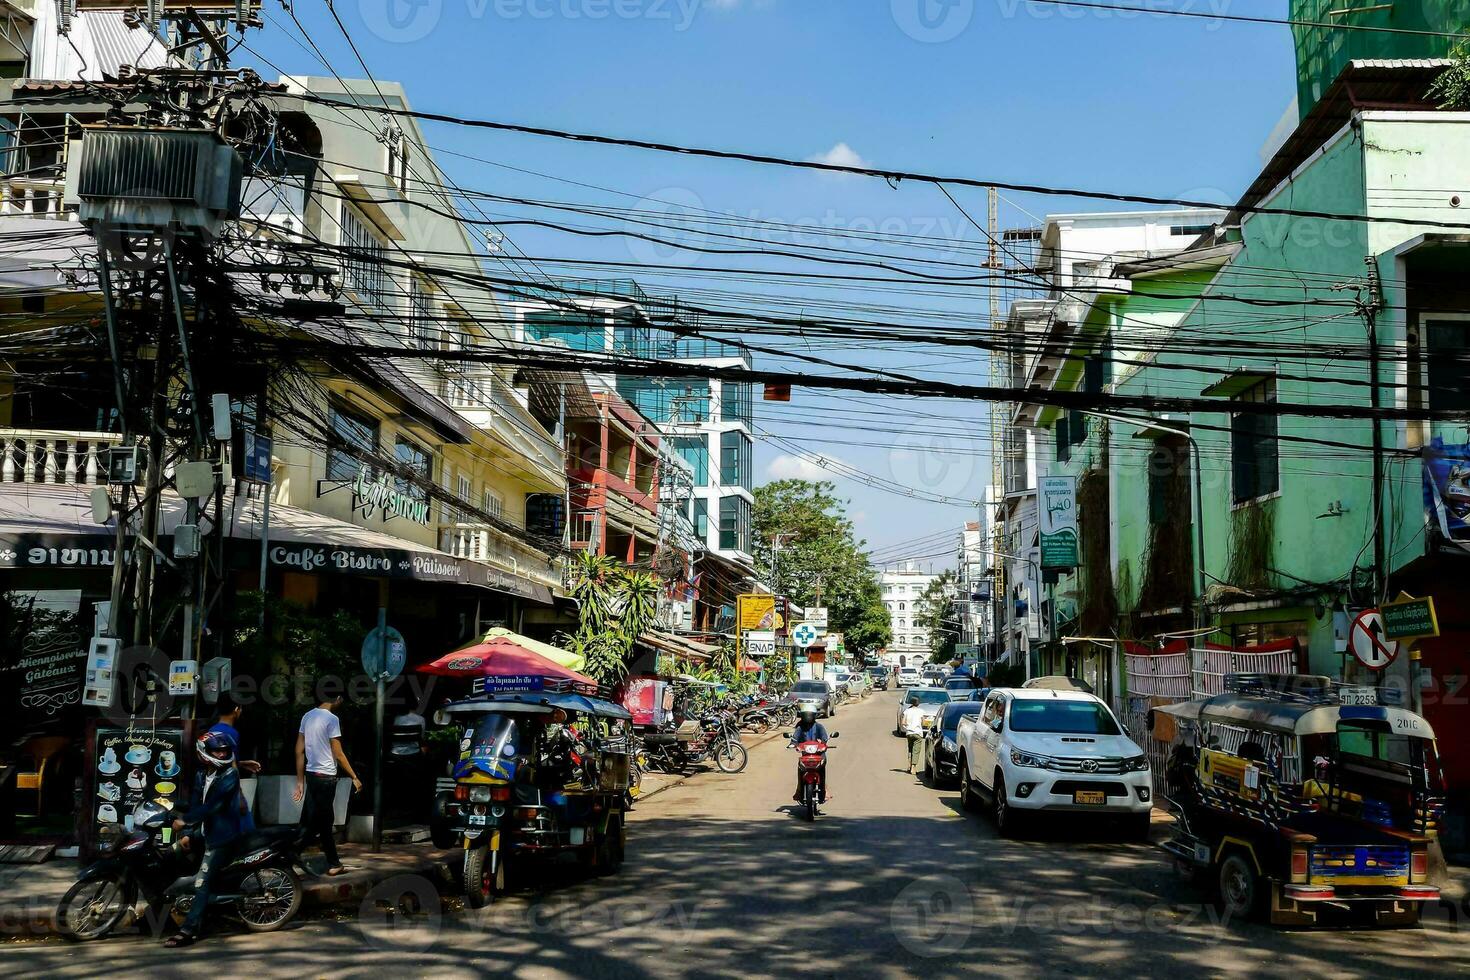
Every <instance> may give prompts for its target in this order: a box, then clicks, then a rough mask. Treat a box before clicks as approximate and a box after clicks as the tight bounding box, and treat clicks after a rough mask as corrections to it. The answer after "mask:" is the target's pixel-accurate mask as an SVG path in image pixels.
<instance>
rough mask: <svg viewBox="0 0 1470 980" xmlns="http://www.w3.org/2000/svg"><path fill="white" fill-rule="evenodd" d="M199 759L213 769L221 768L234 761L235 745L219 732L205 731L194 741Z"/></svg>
mask: <svg viewBox="0 0 1470 980" xmlns="http://www.w3.org/2000/svg"><path fill="white" fill-rule="evenodd" d="M194 751H195V752H196V753H198V755H199V761H200V762H203V763H204V764H205V765H207V766H210V767H211V768H214V769H223V768H225V767H226V766H228V765H230V764H231V763H232V762H234V761H235V745H234V743H233V742H231V741H230V740H229V739H227V738H225V737H224V736H223V735H221V734H220V733H219V732H205V733H204V734H203V735H201V736H199V740H198V741H197V742H195V743H194Z"/></svg>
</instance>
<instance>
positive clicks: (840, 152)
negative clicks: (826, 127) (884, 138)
mask: <svg viewBox="0 0 1470 980" xmlns="http://www.w3.org/2000/svg"><path fill="white" fill-rule="evenodd" d="M807 160H808V161H810V162H811V163H825V164H828V165H830V166H833V167H869V166H872V165H871V164H870V163H868V161H866V160H864V159H863V158H862V157H861V156H859V155H858V152H857V150H854V149H853V148H852V147H850V146H848V145H847V144H846V143H837V144H835V145H834V146H833V147H832V149H830V150H828V151H827V152H826V153H818V154H817V155H816V156H814V157H807Z"/></svg>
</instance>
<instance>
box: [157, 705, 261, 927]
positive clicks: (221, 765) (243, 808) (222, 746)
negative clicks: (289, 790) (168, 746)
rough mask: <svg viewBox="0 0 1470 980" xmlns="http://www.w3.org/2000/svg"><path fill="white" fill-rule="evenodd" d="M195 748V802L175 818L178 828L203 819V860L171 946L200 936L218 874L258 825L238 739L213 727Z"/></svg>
mask: <svg viewBox="0 0 1470 980" xmlns="http://www.w3.org/2000/svg"><path fill="white" fill-rule="evenodd" d="M194 751H195V753H196V754H197V755H198V756H199V762H200V765H199V769H198V771H197V772H196V773H195V774H194V797H193V799H194V804H193V806H191V807H190V808H189V810H188V811H187V812H186V813H185V814H184V815H183V816H181V817H179V818H178V819H176V820H175V821H174V823H173V827H174V830H175V831H179V830H182V829H183V828H184V827H185V826H186V825H187V824H195V823H199V822H201V821H203V823H204V828H203V833H204V863H203V864H201V865H200V866H199V873H198V874H197V875H195V877H194V901H193V902H192V903H191V904H190V906H189V914H188V916H186V917H185V919H184V923H183V925H182V926H181V927H180V928H179V931H178V932H176V933H174V934H173V935H172V936H170V937H169V938H168V939H167V940H166V941H165V942H164V945H165V946H168V947H171V948H172V947H178V946H188V945H189V944H191V943H193V942H195V941H197V940H198V938H199V934H200V929H201V927H202V926H203V925H204V913H205V911H206V910H207V909H208V907H209V892H210V884H211V883H212V882H213V880H214V876H215V874H216V873H218V872H219V870H220V869H222V868H224V867H225V866H226V865H228V864H229V863H230V861H231V860H232V859H233V858H234V856H235V851H236V850H237V848H238V846H239V843H240V841H242V840H244V839H245V837H246V835H247V834H250V833H252V832H253V831H254V830H255V821H254V820H253V819H251V816H250V806H249V804H247V803H246V802H245V796H244V794H243V793H242V792H241V791H240V771H239V770H238V769H237V768H236V767H235V745H234V743H233V742H232V741H230V739H229V738H228V737H227V736H226V735H224V734H223V733H221V732H216V731H208V732H205V733H204V734H203V735H201V736H200V737H199V739H198V741H196V742H195V743H194Z"/></svg>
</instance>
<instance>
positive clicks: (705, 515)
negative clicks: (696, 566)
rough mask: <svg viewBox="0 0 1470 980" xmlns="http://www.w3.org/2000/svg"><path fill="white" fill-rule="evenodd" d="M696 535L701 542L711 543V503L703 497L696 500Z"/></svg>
mask: <svg viewBox="0 0 1470 980" xmlns="http://www.w3.org/2000/svg"><path fill="white" fill-rule="evenodd" d="M694 533H695V534H696V535H697V536H698V537H699V540H701V541H704V542H708V541H709V501H708V500H705V499H704V498H703V497H695V498H694Z"/></svg>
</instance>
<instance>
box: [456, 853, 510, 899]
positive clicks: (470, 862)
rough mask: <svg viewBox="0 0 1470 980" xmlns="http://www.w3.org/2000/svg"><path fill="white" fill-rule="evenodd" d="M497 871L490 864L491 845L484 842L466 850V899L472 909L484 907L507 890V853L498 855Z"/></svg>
mask: <svg viewBox="0 0 1470 980" xmlns="http://www.w3.org/2000/svg"><path fill="white" fill-rule="evenodd" d="M496 857H497V860H496V862H495V873H494V874H493V875H492V874H491V873H490V872H489V870H487V869H488V868H489V866H490V847H489V845H488V844H482V845H480V846H479V847H471V848H470V849H469V850H467V851H465V852H464V900H465V904H466V905H468V906H469V907H470V908H472V909H482V908H484V907H485V906H487V905H489V904H491V903H492V902H494V901H495V896H496V895H499V894H501V893H503V892H504V891H505V854H504V853H499V854H497V855H496Z"/></svg>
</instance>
